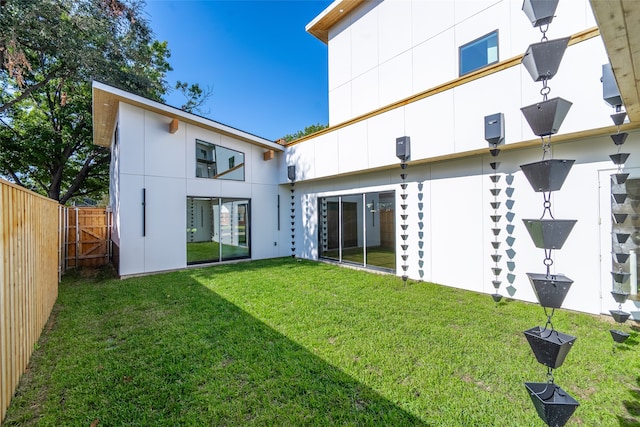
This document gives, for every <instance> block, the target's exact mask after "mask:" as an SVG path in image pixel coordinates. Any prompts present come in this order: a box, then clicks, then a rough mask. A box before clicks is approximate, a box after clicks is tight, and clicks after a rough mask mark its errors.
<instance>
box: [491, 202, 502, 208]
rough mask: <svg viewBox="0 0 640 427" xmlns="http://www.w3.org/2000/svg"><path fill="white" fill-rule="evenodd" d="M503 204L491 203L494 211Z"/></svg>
mask: <svg viewBox="0 0 640 427" xmlns="http://www.w3.org/2000/svg"><path fill="white" fill-rule="evenodd" d="M500 203H501V202H489V204H490V205H491V208H492V209H498V208H499V207H500Z"/></svg>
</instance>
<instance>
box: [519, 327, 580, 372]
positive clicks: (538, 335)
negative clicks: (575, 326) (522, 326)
mask: <svg viewBox="0 0 640 427" xmlns="http://www.w3.org/2000/svg"><path fill="white" fill-rule="evenodd" d="M524 335H525V337H526V338H527V341H528V342H529V346H531V350H532V351H533V354H534V356H536V360H537V361H538V363H541V364H543V365H544V366H547V367H549V368H552V369H556V368H559V367H560V366H562V363H563V362H564V359H565V357H567V354H568V353H569V350H571V347H572V346H573V343H574V342H575V340H576V339H577V338H576V337H574V336H572V335H567V334H563V333H562V332H558V331H555V330H551V329H544V328H540V327H539V326H536V327H534V328H531V329H527V330H526V331H524Z"/></svg>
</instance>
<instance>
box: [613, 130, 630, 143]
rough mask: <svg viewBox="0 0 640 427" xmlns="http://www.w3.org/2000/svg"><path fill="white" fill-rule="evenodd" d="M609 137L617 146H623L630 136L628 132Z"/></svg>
mask: <svg viewBox="0 0 640 427" xmlns="http://www.w3.org/2000/svg"><path fill="white" fill-rule="evenodd" d="M609 136H610V137H611V140H612V141H613V143H614V144H615V145H622V144H624V142H625V141H626V140H627V137H628V136H629V134H628V133H626V132H622V133H616V134H613V135H609Z"/></svg>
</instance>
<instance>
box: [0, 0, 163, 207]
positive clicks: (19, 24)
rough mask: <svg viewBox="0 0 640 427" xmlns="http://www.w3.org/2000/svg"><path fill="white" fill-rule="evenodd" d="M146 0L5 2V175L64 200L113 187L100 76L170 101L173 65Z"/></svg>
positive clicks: (0, 49) (1, 96) (1, 102)
mask: <svg viewBox="0 0 640 427" xmlns="http://www.w3.org/2000/svg"><path fill="white" fill-rule="evenodd" d="M142 6H143V4H142V3H141V2H137V1H126V0H0V28H1V29H2V30H1V31H0V88H1V91H0V175H3V176H5V177H9V178H11V179H12V180H13V181H15V182H16V183H17V184H20V185H22V186H25V187H27V188H30V189H32V190H35V191H37V192H40V193H43V194H46V195H47V196H48V197H50V198H52V199H55V200H58V201H59V202H60V203H65V202H67V201H68V200H69V199H71V198H72V197H78V196H83V195H94V196H99V194H100V193H103V192H104V191H105V189H106V188H107V187H108V176H107V175H108V166H109V151H108V150H107V149H104V148H102V147H98V146H95V145H93V144H92V120H91V81H92V80H98V81H101V82H104V83H107V84H110V85H113V86H116V87H119V88H121V89H123V90H126V91H129V92H132V93H135V94H138V95H141V96H144V97H146V98H150V99H153V100H157V101H161V100H162V96H163V95H164V94H165V93H166V91H167V88H168V86H167V82H166V81H165V76H166V73H167V72H168V71H169V70H171V67H170V65H169V63H168V62H167V59H168V58H169V56H170V53H169V49H168V47H167V43H166V42H159V41H157V40H155V39H154V38H153V33H152V31H151V28H150V26H149V24H148V22H147V21H146V20H145V19H143V17H142V14H141V8H142Z"/></svg>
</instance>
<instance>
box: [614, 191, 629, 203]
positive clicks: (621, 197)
mask: <svg viewBox="0 0 640 427" xmlns="http://www.w3.org/2000/svg"><path fill="white" fill-rule="evenodd" d="M611 195H612V196H613V200H615V201H616V203H617V204H619V205H621V204H623V203H624V201H625V200H627V193H611Z"/></svg>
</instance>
